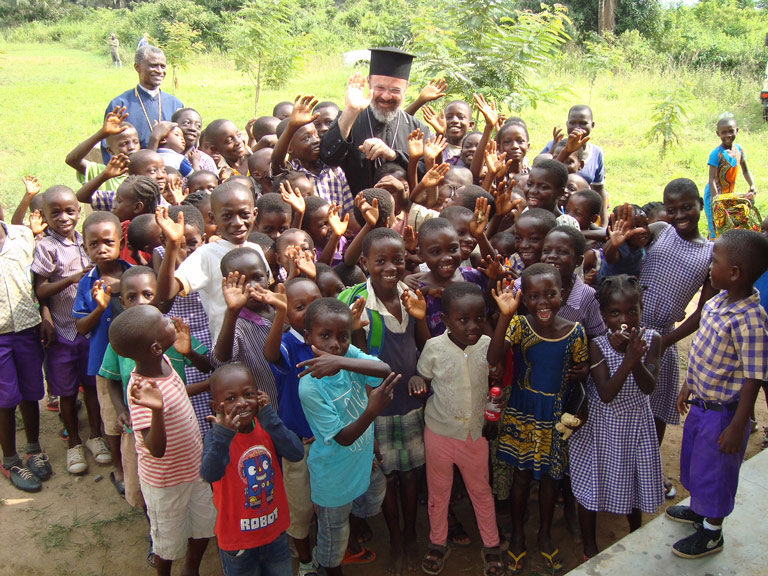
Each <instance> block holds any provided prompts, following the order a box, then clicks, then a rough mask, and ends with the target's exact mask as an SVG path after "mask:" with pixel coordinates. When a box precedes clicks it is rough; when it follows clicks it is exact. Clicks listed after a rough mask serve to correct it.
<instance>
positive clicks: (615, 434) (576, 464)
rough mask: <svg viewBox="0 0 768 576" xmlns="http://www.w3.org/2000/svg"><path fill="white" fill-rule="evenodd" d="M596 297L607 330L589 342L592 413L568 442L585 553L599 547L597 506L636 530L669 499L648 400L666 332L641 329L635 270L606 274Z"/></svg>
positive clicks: (653, 384) (638, 288)
mask: <svg viewBox="0 0 768 576" xmlns="http://www.w3.org/2000/svg"><path fill="white" fill-rule="evenodd" d="M598 298H599V300H600V312H601V313H602V315H603V320H604V321H605V323H606V325H607V326H608V333H607V334H604V335H602V336H598V337H597V338H594V339H593V340H592V341H591V342H590V344H589V357H590V362H591V367H590V368H591V370H590V378H589V381H588V384H587V398H588V403H589V418H588V419H587V422H586V424H585V425H584V426H583V427H582V428H581V429H579V430H577V431H576V432H575V433H574V435H573V438H571V440H570V442H569V446H568V450H569V454H570V459H571V485H572V487H573V492H574V495H575V496H576V499H577V500H578V502H579V522H580V524H581V533H582V535H583V538H584V556H585V558H591V557H592V556H594V555H595V554H597V552H598V548H597V536H596V533H597V513H598V512H610V513H612V514H625V515H626V516H627V519H628V520H629V530H630V532H633V531H635V530H637V529H638V528H640V524H641V522H642V512H646V513H649V514H652V513H654V512H656V509H657V508H658V507H659V506H660V505H661V504H662V503H663V502H664V497H663V494H662V489H661V486H662V473H661V454H660V452H659V444H658V441H657V438H656V434H655V428H654V425H653V412H651V404H650V401H649V399H648V398H649V396H650V394H651V393H652V392H653V390H654V388H655V387H656V377H657V375H658V371H659V353H660V351H661V336H659V333H658V332H656V331H655V330H651V329H645V328H640V316H641V314H642V310H643V296H642V287H641V286H640V283H639V282H638V281H637V278H635V277H634V276H627V275H625V274H622V275H619V276H612V277H610V278H606V279H605V281H604V282H603V283H602V284H601V286H600V291H599V292H598Z"/></svg>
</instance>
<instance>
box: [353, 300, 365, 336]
mask: <svg viewBox="0 0 768 576" xmlns="http://www.w3.org/2000/svg"><path fill="white" fill-rule="evenodd" d="M349 309H350V310H352V331H353V332H354V331H355V330H360V329H361V328H364V327H365V326H368V320H363V312H365V298H364V297H362V296H361V297H360V298H358V299H357V300H355V301H354V302H352V306H350V307H349Z"/></svg>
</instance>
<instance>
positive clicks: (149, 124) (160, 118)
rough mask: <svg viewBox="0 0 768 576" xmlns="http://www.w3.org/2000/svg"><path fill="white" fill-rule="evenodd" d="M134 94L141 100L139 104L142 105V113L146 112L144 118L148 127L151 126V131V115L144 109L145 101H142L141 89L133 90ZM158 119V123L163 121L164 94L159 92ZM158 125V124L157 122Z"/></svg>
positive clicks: (150, 127)
mask: <svg viewBox="0 0 768 576" xmlns="http://www.w3.org/2000/svg"><path fill="white" fill-rule="evenodd" d="M133 92H134V94H136V98H137V99H138V100H139V104H141V111H142V112H144V118H146V120H147V126H149V129H150V131H151V130H152V126H153V124H152V121H151V120H150V119H149V114H147V109H146V108H144V101H143V100H142V99H141V96H140V95H139V87H138V86H136V87H135V88H134V89H133ZM157 119H158V121H160V120H162V119H163V92H162V91H160V92H158V98H157ZM155 124H157V122H155Z"/></svg>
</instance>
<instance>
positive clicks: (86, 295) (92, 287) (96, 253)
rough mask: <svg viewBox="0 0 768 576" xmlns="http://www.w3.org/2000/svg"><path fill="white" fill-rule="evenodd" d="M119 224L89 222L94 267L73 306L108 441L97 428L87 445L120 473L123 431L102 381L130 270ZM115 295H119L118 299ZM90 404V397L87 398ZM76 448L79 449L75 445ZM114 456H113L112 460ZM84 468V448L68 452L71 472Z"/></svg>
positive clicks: (99, 217) (98, 215) (101, 219)
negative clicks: (122, 284)
mask: <svg viewBox="0 0 768 576" xmlns="http://www.w3.org/2000/svg"><path fill="white" fill-rule="evenodd" d="M120 231H121V228H120V221H119V220H118V219H117V216H115V215H114V214H112V213H110V212H94V213H93V214H91V215H90V216H88V218H86V219H85V223H84V224H83V238H84V240H85V249H86V251H87V252H88V256H89V257H90V259H91V262H93V264H94V267H93V268H92V269H91V270H90V271H89V272H88V273H87V274H86V275H85V276H83V277H82V278H81V279H80V282H78V284H77V295H76V296H75V303H74V304H73V307H72V315H73V316H74V317H75V326H76V327H77V331H78V332H79V333H80V334H83V335H84V336H87V337H88V339H89V341H90V345H89V350H88V370H87V374H88V375H89V376H96V377H97V378H96V393H97V402H98V406H99V408H100V411H101V420H102V421H103V423H104V434H105V435H106V436H107V442H108V443H109V446H107V444H106V443H105V441H104V438H103V437H102V436H101V427H100V426H98V427H95V429H92V430H91V434H94V433H95V434H97V436H95V437H94V438H93V439H92V440H93V442H86V446H87V447H88V449H89V450H90V451H91V453H92V454H93V456H94V458H95V459H96V462H98V463H99V464H109V463H110V462H114V463H115V467H116V468H117V470H118V472H119V473H120V474H121V473H122V470H121V464H120V462H121V459H120V427H119V426H118V424H117V414H116V413H115V410H114V408H113V407H112V402H111V401H110V397H109V388H108V386H107V381H106V380H105V379H104V378H102V377H101V376H98V374H99V368H101V361H102V359H103V358H104V352H105V350H106V349H107V344H109V336H108V332H109V325H110V323H111V322H112V320H113V318H114V317H115V316H117V314H119V312H120V308H119V306H118V305H117V304H118V303H116V302H114V300H115V299H117V293H118V288H119V286H120V278H121V277H122V275H123V271H124V270H127V269H128V268H130V267H131V265H130V264H129V263H128V262H126V261H125V260H121V259H120V238H121V234H120ZM112 292H114V293H115V296H114V299H113V297H112ZM86 402H88V396H87V395H86ZM75 448H77V446H75ZM110 452H111V456H110ZM84 463H85V454H84V452H83V450H82V445H80V449H79V450H78V451H73V450H69V451H67V469H69V468H70V467H73V468H80V469H81V471H84V470H82V465H83V464H84Z"/></svg>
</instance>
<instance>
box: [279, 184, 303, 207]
mask: <svg viewBox="0 0 768 576" xmlns="http://www.w3.org/2000/svg"><path fill="white" fill-rule="evenodd" d="M280 196H281V197H282V199H283V202H288V204H290V205H291V208H293V209H294V210H295V211H296V212H298V213H299V214H304V210H306V207H307V203H306V202H305V201H304V196H302V195H301V193H300V192H299V191H298V190H295V189H294V188H293V186H291V183H290V182H288V181H287V180H286V181H285V182H283V183H281V184H280Z"/></svg>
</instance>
